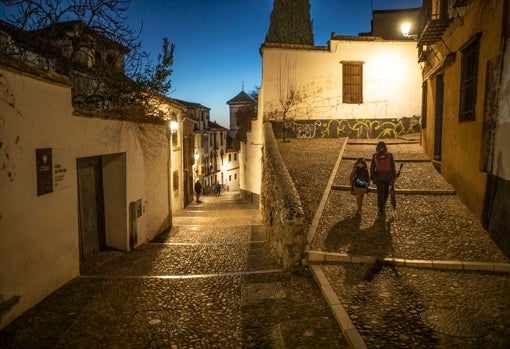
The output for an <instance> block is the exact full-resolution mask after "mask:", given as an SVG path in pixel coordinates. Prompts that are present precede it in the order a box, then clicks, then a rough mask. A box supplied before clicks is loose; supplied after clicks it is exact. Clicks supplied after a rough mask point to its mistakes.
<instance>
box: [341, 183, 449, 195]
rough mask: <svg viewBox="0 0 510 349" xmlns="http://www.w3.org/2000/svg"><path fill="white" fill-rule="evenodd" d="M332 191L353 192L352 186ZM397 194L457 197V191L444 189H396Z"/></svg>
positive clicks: (374, 189)
mask: <svg viewBox="0 0 510 349" xmlns="http://www.w3.org/2000/svg"><path fill="white" fill-rule="evenodd" d="M331 189H332V190H342V191H351V186H350V185H332V186H331ZM368 191H369V192H372V193H375V192H377V188H375V187H370V188H369V189H368ZM395 193H397V194H404V195H455V193H456V191H455V190H454V189H451V190H448V189H446V190H445V189H442V190H431V189H398V188H395Z"/></svg>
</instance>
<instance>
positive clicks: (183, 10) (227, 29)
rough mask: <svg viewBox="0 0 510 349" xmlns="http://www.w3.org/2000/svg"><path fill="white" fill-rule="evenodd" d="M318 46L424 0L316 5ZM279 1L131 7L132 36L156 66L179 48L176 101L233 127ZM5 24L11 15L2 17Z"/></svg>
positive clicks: (149, 0)
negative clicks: (168, 50) (234, 107)
mask: <svg viewBox="0 0 510 349" xmlns="http://www.w3.org/2000/svg"><path fill="white" fill-rule="evenodd" d="M310 4H311V17H312V20H313V34H314V41H315V45H317V46H326V45H327V42H328V40H329V38H330V37H331V33H332V32H335V33H336V34H339V35H358V33H360V32H368V31H370V20H371V19H372V9H374V10H384V9H404V8H414V7H420V6H421V4H422V0H310ZM272 8H273V0H131V6H130V9H129V11H128V13H127V16H128V24H129V25H130V26H131V28H132V29H133V30H138V29H139V28H140V27H142V32H141V40H142V44H143V50H145V51H147V52H148V53H150V54H151V57H152V58H153V60H154V61H156V58H157V55H158V54H159V53H160V52H161V46H162V39H163V37H167V38H168V40H169V41H170V42H171V43H174V44H175V52H174V65H173V70H174V72H173V74H172V76H171V80H172V88H171V92H170V93H169V95H168V96H169V97H171V98H176V99H181V100H185V101H188V102H194V103H200V104H202V105H204V106H206V107H208V108H210V109H211V114H210V115H211V120H212V121H217V122H218V123H219V124H220V125H222V126H224V127H226V128H228V127H229V109H228V105H227V104H226V103H227V101H228V100H230V99H231V98H233V97H235V96H236V95H237V94H238V93H239V92H241V90H242V88H243V85H244V91H246V92H248V93H249V92H250V91H252V90H253V89H254V88H255V86H260V85H261V75H262V71H261V70H262V69H261V68H262V61H261V57H260V54H259V48H260V46H261V44H262V43H263V42H264V39H265V36H266V33H267V29H268V27H269V18H270V15H271V10H272ZM0 12H1V13H0V17H3V15H4V10H3V9H2V10H1V11H0Z"/></svg>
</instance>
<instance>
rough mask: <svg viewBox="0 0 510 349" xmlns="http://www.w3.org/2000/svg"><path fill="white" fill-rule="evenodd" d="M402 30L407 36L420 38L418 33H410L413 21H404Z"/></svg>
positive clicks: (401, 26)
mask: <svg viewBox="0 0 510 349" xmlns="http://www.w3.org/2000/svg"><path fill="white" fill-rule="evenodd" d="M400 30H401V31H402V35H403V36H404V37H406V38H411V39H415V40H416V39H417V38H418V35H416V34H409V32H410V31H411V23H410V22H404V23H402V24H401V25H400Z"/></svg>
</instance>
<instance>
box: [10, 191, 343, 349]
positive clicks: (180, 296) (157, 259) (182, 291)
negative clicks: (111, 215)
mask: <svg viewBox="0 0 510 349" xmlns="http://www.w3.org/2000/svg"><path fill="white" fill-rule="evenodd" d="M239 197H240V196H239V194H238V193H237V195H236V194H232V195H229V194H228V193H224V194H222V195H221V196H220V198H216V197H213V196H211V197H209V196H205V197H203V199H202V200H203V202H202V203H200V204H196V203H193V204H192V205H190V207H188V208H187V209H186V210H185V211H183V212H180V213H179V214H177V215H176V216H175V217H174V222H179V225H175V226H174V227H173V228H172V229H171V230H170V231H168V232H166V233H163V234H161V235H160V236H158V237H157V238H155V239H154V240H153V241H151V242H149V243H146V244H143V245H142V246H140V247H139V248H137V249H135V250H133V251H131V252H129V253H125V252H120V251H101V252H99V253H97V254H96V255H95V256H93V257H92V258H89V259H88V260H87V261H86V262H85V263H83V265H82V266H81V274H82V275H81V276H80V277H78V278H76V279H74V280H72V281H71V282H69V283H67V284H66V285H64V286H63V287H62V288H60V289H58V290H57V291H55V292H54V293H53V294H51V295H50V296H48V297H47V298H46V299H45V300H43V301H42V302H41V303H39V304H38V305H36V306H35V307H33V308H32V309H30V310H29V311H27V312H26V313H25V314H24V315H22V316H21V317H19V318H18V319H16V320H15V321H13V322H12V323H11V324H10V325H8V326H7V327H6V328H4V329H3V330H2V331H0V348H20V349H21V348H23V349H25V348H73V349H74V348H87V349H89V348H122V349H124V348H171V349H181V348H222V349H223V348H280V349H287V348H288V349H290V348H338V349H346V348H348V345H347V343H346V341H345V340H344V338H343V336H342V333H341V330H340V328H339V326H338V324H337V323H336V321H335V318H334V317H333V314H332V313H331V311H330V310H329V307H328V304H327V302H326V300H325V299H324V298H323V297H322V294H321V292H320V289H319V287H318V286H317V285H316V283H315V281H314V278H313V276H312V274H311V273H310V271H309V270H308V269H307V268H296V269H293V270H282V267H281V265H280V263H279V262H278V261H277V260H275V259H274V258H272V257H270V255H269V250H268V245H267V242H266V239H265V233H264V227H263V226H262V225H261V217H260V214H259V211H258V210H257V209H254V208H253V207H250V206H249V205H248V204H246V203H243V202H241V201H240V199H239ZM246 222H249V223H248V224H246Z"/></svg>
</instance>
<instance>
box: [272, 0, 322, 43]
mask: <svg viewBox="0 0 510 349" xmlns="http://www.w3.org/2000/svg"><path fill="white" fill-rule="evenodd" d="M312 27H313V24H312V20H311V18H310V1H309V0H274V3H273V10H272V11H271V18H270V24H269V29H268V31H267V34H266V41H265V42H266V43H278V44H297V45H313V44H314V43H313V29H312Z"/></svg>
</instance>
